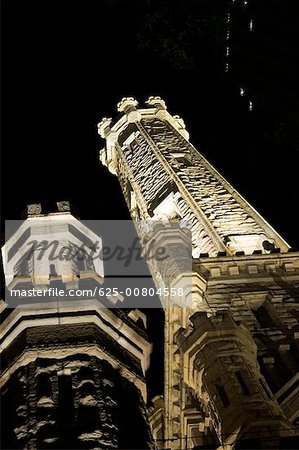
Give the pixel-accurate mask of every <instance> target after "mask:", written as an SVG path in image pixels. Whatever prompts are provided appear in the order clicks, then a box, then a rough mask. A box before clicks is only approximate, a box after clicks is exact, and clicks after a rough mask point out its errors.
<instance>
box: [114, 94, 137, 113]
mask: <svg viewBox="0 0 299 450" xmlns="http://www.w3.org/2000/svg"><path fill="white" fill-rule="evenodd" d="M137 105H138V102H137V100H135V99H134V98H133V97H123V98H122V99H121V101H120V102H119V103H118V104H117V111H119V112H127V111H128V110H130V109H135V108H136V106H137Z"/></svg>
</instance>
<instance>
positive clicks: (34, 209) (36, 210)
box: [27, 203, 42, 217]
mask: <svg viewBox="0 0 299 450" xmlns="http://www.w3.org/2000/svg"><path fill="white" fill-rule="evenodd" d="M41 212H42V205H41V204H40V203H33V204H32V205H27V215H28V217H33V216H40V214H41Z"/></svg>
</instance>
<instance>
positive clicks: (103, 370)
mask: <svg viewBox="0 0 299 450" xmlns="http://www.w3.org/2000/svg"><path fill="white" fill-rule="evenodd" d="M128 406H129V407H128ZM3 408H4V409H5V416H4V417H3V420H4V424H3V426H4V427H5V429H6V430H7V431H6V433H5V434H4V436H3V448H31V449H37V448H56V449H57V448H74V449H79V448H89V449H92V448H94V449H110V448H111V449H112V448H141V447H142V448H149V447H147V446H146V442H147V441H148V442H150V440H151V437H150V432H149V429H148V426H147V422H146V417H145V414H144V411H145V408H144V403H143V400H142V399H141V397H140V395H139V393H138V389H137V388H136V387H135V386H134V385H133V384H132V383H130V382H126V381H125V380H124V379H123V378H122V376H121V374H120V373H119V371H117V370H115V369H113V368H112V367H111V366H110V365H109V364H108V363H107V362H106V361H101V360H98V359H97V358H94V357H89V356H88V355H83V354H82V355H77V356H75V357H71V358H70V357H69V358H65V359H62V360H59V361H57V360H56V359H42V358H39V359H37V360H36V361H35V362H34V363H30V364H29V365H27V366H25V367H22V368H20V369H19V370H18V371H17V372H16V373H15V374H14V376H13V377H12V379H11V380H10V383H9V386H8V387H7V389H6V390H5V391H4V393H3ZM136 423H138V430H136V428H135V426H136ZM3 429H4V428H3Z"/></svg>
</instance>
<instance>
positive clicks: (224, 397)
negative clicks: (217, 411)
mask: <svg viewBox="0 0 299 450" xmlns="http://www.w3.org/2000/svg"><path fill="white" fill-rule="evenodd" d="M215 386H216V389H217V392H218V395H219V397H220V400H221V401H222V403H223V406H224V407H226V406H228V405H229V404H230V401H229V399H228V396H227V394H226V392H225V389H224V386H222V385H221V384H215Z"/></svg>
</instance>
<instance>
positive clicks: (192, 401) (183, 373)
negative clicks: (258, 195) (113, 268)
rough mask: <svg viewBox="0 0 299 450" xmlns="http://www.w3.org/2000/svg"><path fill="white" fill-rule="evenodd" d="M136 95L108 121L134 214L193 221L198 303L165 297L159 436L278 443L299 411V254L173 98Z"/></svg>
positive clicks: (114, 159)
mask: <svg viewBox="0 0 299 450" xmlns="http://www.w3.org/2000/svg"><path fill="white" fill-rule="evenodd" d="M128 101H129V103H130V111H129V110H128V111H127V110H125V109H123V111H124V115H123V116H122V117H121V118H120V119H119V120H118V121H117V122H116V123H114V124H113V126H111V127H110V125H109V127H108V128H107V127H106V129H105V138H106V140H107V147H106V149H103V150H102V153H101V159H102V162H103V163H104V164H106V165H107V166H108V168H109V169H110V170H112V171H113V173H116V174H117V175H118V176H119V179H120V183H121V186H122V189H123V193H124V196H125V198H126V201H127V204H128V207H129V209H130V211H131V215H132V218H133V219H139V218H143V219H148V218H149V217H151V218H152V219H153V220H155V219H158V220H161V219H162V220H163V219H164V220H167V219H173V218H175V217H177V218H182V219H184V220H187V221H188V222H191V224H192V244H193V258H194V260H193V273H192V274H189V275H190V276H191V277H192V285H191V286H190V287H189V291H188V293H189V294H188V295H191V296H192V309H191V308H179V307H175V306H173V307H168V308H165V382H164V398H163V399H162V398H156V399H154V406H153V407H152V408H151V409H150V411H149V417H150V421H151V425H152V430H153V434H154V437H156V438H157V439H166V441H165V442H166V443H165V444H164V443H163V442H162V443H161V441H160V440H158V443H157V445H158V448H161V449H162V448H164V447H165V445H166V446H167V448H171V449H172V450H179V449H181V448H183V447H184V446H185V447H188V448H189V447H190V448H192V447H193V446H199V447H200V446H202V447H203V448H205V447H206V446H209V448H213V447H214V448H215V449H216V448H217V447H218V446H219V445H223V447H219V448H228V447H225V446H226V444H227V445H229V446H230V445H236V448H242V441H243V440H244V439H246V440H247V444H244V445H247V447H246V448H261V447H262V448H264V447H265V446H270V448H272V449H274V448H278V446H279V441H280V442H281V444H282V445H284V444H283V440H284V439H285V438H286V437H287V439H291V437H292V436H293V435H294V434H296V430H294V428H292V424H296V423H297V422H298V420H299V416H298V411H299V378H298V377H299V365H298V360H299V353H298V348H299V347H298V339H299V324H298V319H299V314H298V300H299V299H298V287H299V259H298V256H299V255H298V253H287V252H288V249H289V246H288V245H287V243H286V242H285V241H284V240H283V239H282V238H281V237H280V236H279V234H278V233H276V232H275V230H273V229H272V228H271V227H270V226H269V224H268V223H267V222H266V220H264V219H263V218H262V217H261V216H260V215H259V214H258V213H257V212H256V211H255V210H254V209H253V208H252V207H251V206H250V205H249V204H248V203H247V202H246V200H244V199H243V198H242V197H241V196H240V195H239V194H238V193H237V192H236V191H235V190H234V189H233V187H232V186H231V185H230V184H229V183H228V182H227V181H226V180H225V179H224V178H223V177H222V176H221V175H220V174H219V173H218V172H217V171H216V170H215V169H214V168H213V167H212V166H211V165H210V164H209V163H208V162H207V161H206V160H205V159H204V158H203V157H202V155H200V153H199V152H198V151H197V150H196V149H195V148H194V147H193V146H192V145H191V144H190V142H189V137H188V133H187V131H186V129H185V126H184V123H183V120H182V119H180V118H178V117H176V116H172V115H170V114H169V113H168V112H167V111H166V105H165V102H163V100H161V99H160V98H159V97H155V98H150V99H149V101H148V102H147V107H146V108H138V109H137V103H136V102H133V100H132V99H129V100H128ZM124 104H126V101H125V100H124ZM163 208H164V210H163ZM264 241H266V242H264ZM267 241H268V242H267ZM277 247H279V249H277ZM279 251H281V253H279ZM237 252H239V253H237ZM253 252H254V254H253ZM243 255H244V256H243ZM245 255H246V256H245ZM157 270H158V271H159V268H157ZM189 280H190V278H189ZM224 311H225V312H226V313H227V314H228V317H230V319H229V320H230V324H231V325H230V331H228V330H226V331H224V330H223V326H224V322H225V321H224V322H223V321H221V320H218V319H219V317H220V316H223V314H224ZM197 312H200V314H201V317H202V323H201V324H200V323H199V322H198V320H195V318H196V317H198V316H196V313H197ZM194 314H195V315H194ZM217 317H218V319H217ZM214 319H216V320H214ZM217 320H218V321H217ZM203 323H205V324H206V325H207V324H208V323H210V325H211V324H213V325H212V328H213V331H212V330H210V331H208V330H206V333H205V332H204V326H203ZM224 328H225V326H224ZM240 329H242V330H243V331H242V332H240V331H239V330H240ZM245 330H246V331H245ZM225 333H227V335H226V338H225V339H224V337H225ZM242 333H243V334H242ZM182 336H183V338H182ZM237 336H238V337H237ZM241 336H242V337H241ZM180 337H181V339H180ZM192 339H193V340H194V341H192ZM190 349H191V350H190ZM188 358H189V359H188ZM217 380H218V390H217V387H216V384H217ZM224 386H227V389H228V392H226V391H225V392H224V391H223V387H224ZM226 396H227V397H228V398H226ZM228 401H229V402H230V406H229V405H228ZM232 405H234V406H232ZM256 418H258V419H257V421H258V422H259V423H258V424H256V423H255V421H256ZM241 430H242V431H241ZM250 430H251V432H250ZM261 430H263V431H261ZM215 432H216V433H215ZM246 433H247V434H246ZM216 434H217V435H218V437H217V435H216ZM185 436H187V440H185ZM259 438H261V440H260V439H259ZM289 445H290V446H291V447H292V446H294V441H293V443H292V444H289ZM295 446H296V444H295Z"/></svg>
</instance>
